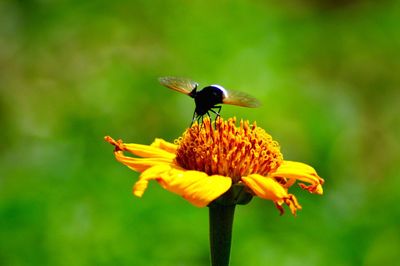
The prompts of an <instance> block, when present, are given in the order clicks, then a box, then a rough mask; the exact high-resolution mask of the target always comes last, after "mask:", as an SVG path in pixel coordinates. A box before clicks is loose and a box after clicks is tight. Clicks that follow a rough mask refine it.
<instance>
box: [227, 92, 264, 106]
mask: <svg viewBox="0 0 400 266" xmlns="http://www.w3.org/2000/svg"><path fill="white" fill-rule="evenodd" d="M226 92H227V97H225V98H224V99H223V100H222V102H223V103H225V104H231V105H238V106H243V107H259V106H260V105H261V102H260V101H259V100H257V99H256V98H254V97H253V96H251V95H249V94H247V93H245V92H241V91H233V90H226Z"/></svg>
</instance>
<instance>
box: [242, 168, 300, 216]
mask: <svg viewBox="0 0 400 266" xmlns="http://www.w3.org/2000/svg"><path fill="white" fill-rule="evenodd" d="M242 181H243V182H244V183H245V184H246V185H247V186H248V187H249V188H250V189H251V190H252V191H253V192H254V194H256V195H257V196H259V197H260V198H263V199H268V200H272V201H274V202H275V205H276V206H277V208H278V209H279V210H280V212H281V214H282V213H283V208H282V205H283V204H284V203H285V204H286V205H288V206H289V208H290V210H291V212H292V213H293V214H294V215H295V214H296V210H298V209H301V206H300V204H299V203H298V202H297V199H296V197H295V196H294V195H292V194H288V193H287V191H286V189H285V188H284V187H283V186H282V185H281V184H279V183H278V182H276V181H275V180H274V179H273V178H271V177H269V176H267V177H265V176H261V175H257V174H252V175H248V176H244V177H242Z"/></svg>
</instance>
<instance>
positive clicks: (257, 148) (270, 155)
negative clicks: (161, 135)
mask: <svg viewBox="0 0 400 266" xmlns="http://www.w3.org/2000/svg"><path fill="white" fill-rule="evenodd" d="M175 143H176V144H177V145H178V149H177V152H176V158H175V160H176V163H177V164H178V165H179V166H181V167H182V168H185V169H187V170H196V171H202V172H205V173H207V174H208V175H222V176H229V177H231V178H232V181H233V183H238V182H239V181H240V178H241V177H242V176H248V175H250V174H259V175H262V176H266V175H268V173H271V172H274V171H275V170H276V169H277V168H278V167H279V166H280V165H281V164H282V162H283V156H282V154H281V152H280V147H279V144H278V142H276V141H274V140H273V139H272V137H271V136H270V135H269V134H268V133H267V132H265V130H264V129H262V128H260V127H257V124H256V123H255V122H254V123H253V124H250V123H249V121H243V120H241V121H240V123H239V126H237V125H236V118H229V119H228V120H223V119H222V118H218V119H217V120H216V121H215V122H211V121H210V119H209V118H205V119H204V121H203V123H202V124H198V123H194V124H193V125H192V126H191V127H190V128H188V129H187V130H186V131H185V132H184V133H183V135H182V137H180V138H179V139H177V140H176V141H175Z"/></svg>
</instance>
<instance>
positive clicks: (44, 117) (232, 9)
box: [0, 0, 400, 266]
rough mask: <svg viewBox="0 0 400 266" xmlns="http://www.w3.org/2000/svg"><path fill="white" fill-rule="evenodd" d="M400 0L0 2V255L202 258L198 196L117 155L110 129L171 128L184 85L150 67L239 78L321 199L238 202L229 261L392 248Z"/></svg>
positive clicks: (156, 261)
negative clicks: (146, 178) (293, 208)
mask: <svg viewBox="0 0 400 266" xmlns="http://www.w3.org/2000/svg"><path fill="white" fill-rule="evenodd" d="M399 14H400V4H399V2H398V1H385V0H384V1H362V0H358V1H351V0H341V1H334V0H325V1H317V0H295V1H274V0H271V1H260V0H252V1H243V0H238V1H200V0H195V1H182V0H180V1H179V0H169V1H159V0H153V1H144V0H136V1H121V0H119V1H118V0H117V1H76V0H75V1H74V0H72V1H67V0H59V1H49V0H41V1H39V0H37V1H34V0H20V1H11V0H3V1H1V2H0V125H1V133H0V134H1V140H2V141H1V142H0V164H1V165H0V265H208V261H209V257H208V256H209V255H208V232H207V231H208V224H207V222H208V220H207V219H208V218H207V209H206V208H203V209H199V208H195V207H193V206H191V205H190V204H189V203H187V202H186V201H185V200H183V199H181V198H179V197H177V196H175V195H173V194H171V193H168V192H166V191H164V190H163V189H162V188H160V187H159V186H158V185H157V184H153V183H152V184H151V186H150V187H149V189H148V191H147V192H146V194H145V195H144V198H143V199H137V198H135V197H133V196H132V195H131V187H132V184H133V183H134V181H135V180H136V178H137V176H138V175H137V174H136V173H133V172H132V171H130V170H129V169H127V168H125V167H123V166H122V165H120V164H118V163H117V162H116V161H115V160H114V158H113V155H112V147H111V146H110V145H109V144H106V143H105V142H104V141H103V136H104V135H111V136H113V137H115V138H122V139H124V140H125V141H127V142H136V143H150V142H151V141H152V140H153V139H154V138H155V137H162V138H164V139H166V140H169V141H173V140H174V139H175V138H177V137H179V136H180V134H181V133H182V132H183V130H184V129H185V127H186V126H188V124H189V122H190V119H191V115H192V110H193V101H192V100H191V99H190V98H188V97H186V96H184V95H182V94H178V93H175V92H173V91H169V90H167V89H165V88H163V87H161V86H160V85H159V84H158V83H157V77H158V76H164V75H176V76H186V77H190V78H192V79H194V80H196V81H198V82H199V83H200V84H203V85H206V84H210V83H219V84H222V85H224V86H226V87H227V88H233V89H237V90H241V91H247V92H249V93H251V94H253V95H255V96H256V97H258V98H259V99H260V100H262V102H263V107H261V108H258V109H246V108H238V107H234V106H224V107H223V108H222V116H224V117H230V116H237V117H238V118H243V119H249V120H256V121H257V123H258V125H260V126H261V127H263V128H265V129H266V130H267V131H268V132H270V133H271V134H272V135H273V136H274V138H275V139H277V140H278V141H279V143H280V144H281V146H282V151H283V153H284V156H285V158H286V159H290V160H296V161H302V162H306V163H309V164H311V165H313V166H314V167H315V168H316V169H317V170H318V172H319V174H320V175H321V176H322V177H324V178H325V179H326V185H325V187H324V188H325V194H324V195H323V196H322V197H319V196H316V195H309V194H307V193H306V192H304V191H301V190H300V189H294V193H295V194H296V195H297V197H298V199H299V201H300V203H301V204H302V205H303V210H302V211H300V212H299V214H298V216H297V217H296V218H294V217H292V216H291V215H290V214H289V213H288V212H287V213H286V214H285V215H284V216H282V217H281V216H279V215H278V211H277V210H276V209H275V208H274V206H273V204H272V202H269V201H262V200H259V199H254V200H253V201H252V202H251V203H250V204H249V205H246V206H240V207H238V209H237V213H236V217H235V224H234V235H233V247H232V259H231V261H232V263H231V264H232V265H233V266H234V265H250V266H251V265H256V266H257V265H395V264H397V263H398V261H399V259H400V255H399V253H398V251H399V250H400V228H399V220H400V208H399V204H398V202H399V201H400V196H399V193H398V188H399V187H400V179H399V175H400V174H399V172H400V171H399V170H400V167H399V165H400V156H399V151H400V143H399V136H400V115H399V104H400V92H399V87H400V75H399V73H400V31H399V27H400V19H399V18H400V16H399Z"/></svg>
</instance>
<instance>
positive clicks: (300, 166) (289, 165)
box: [269, 161, 324, 194]
mask: <svg viewBox="0 0 400 266" xmlns="http://www.w3.org/2000/svg"><path fill="white" fill-rule="evenodd" d="M269 176H271V177H274V178H282V177H283V178H287V179H289V180H288V184H290V185H291V184H293V183H294V181H293V180H300V181H303V182H306V183H309V184H311V185H308V186H307V185H305V184H302V183H300V184H299V185H300V187H301V188H303V189H306V190H308V191H309V192H311V193H316V194H322V193H323V189H322V185H323V184H324V179H322V178H321V177H319V176H318V174H317V172H316V171H315V169H314V168H312V167H311V166H309V165H307V164H304V163H299V162H292V161H283V163H282V164H281V165H280V166H279V167H278V169H277V170H276V171H275V172H273V173H271V174H270V175H269ZM286 186H288V185H286Z"/></svg>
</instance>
